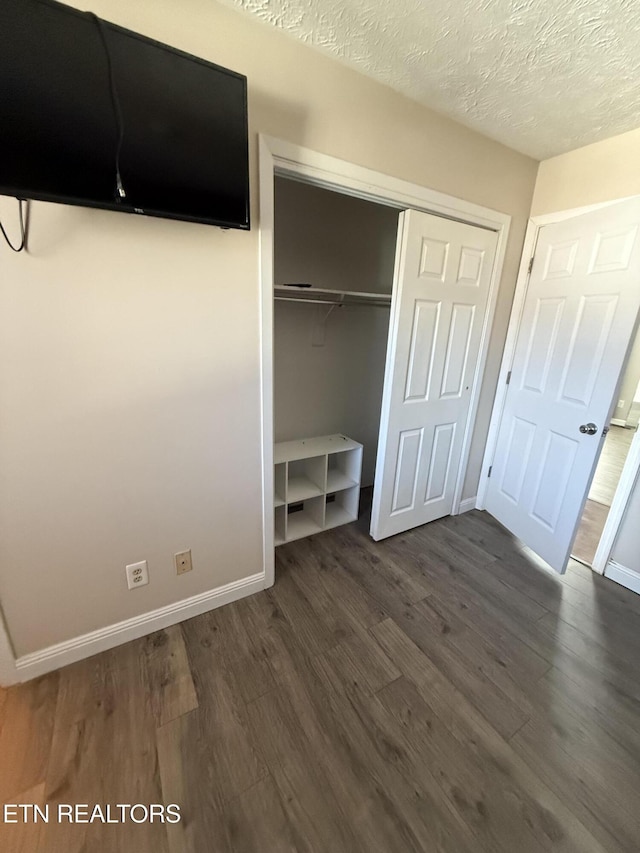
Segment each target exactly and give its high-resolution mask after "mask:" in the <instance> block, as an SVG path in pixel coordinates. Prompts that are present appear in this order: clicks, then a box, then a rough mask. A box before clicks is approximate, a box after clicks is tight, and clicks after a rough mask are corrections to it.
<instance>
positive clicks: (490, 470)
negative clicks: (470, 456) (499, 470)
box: [487, 465, 493, 477]
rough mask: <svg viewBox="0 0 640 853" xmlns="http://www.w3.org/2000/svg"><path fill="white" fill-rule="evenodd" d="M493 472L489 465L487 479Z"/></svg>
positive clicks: (491, 466)
mask: <svg viewBox="0 0 640 853" xmlns="http://www.w3.org/2000/svg"><path fill="white" fill-rule="evenodd" d="M492 471H493V465H489V471H488V473H487V477H490V476H491V472H492Z"/></svg>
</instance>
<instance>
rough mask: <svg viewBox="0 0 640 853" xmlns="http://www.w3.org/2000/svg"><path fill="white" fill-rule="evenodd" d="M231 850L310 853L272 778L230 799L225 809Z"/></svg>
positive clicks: (268, 777)
mask: <svg viewBox="0 0 640 853" xmlns="http://www.w3.org/2000/svg"><path fill="white" fill-rule="evenodd" d="M225 822H226V824H227V827H228V835H229V845H230V847H229V849H230V850H231V851H237V853H264V851H265V850H277V851H281V853H307V851H311V848H310V846H309V844H308V842H307V840H306V838H305V837H304V836H303V835H302V833H301V832H299V831H297V830H296V827H295V826H294V825H292V823H291V821H290V820H289V818H288V816H287V814H286V812H285V810H284V808H283V806H282V799H281V797H280V794H279V793H278V789H277V787H276V785H275V783H274V781H273V779H272V777H271V776H267V777H265V778H264V779H261V780H260V781H259V782H256V784H255V785H253V786H252V787H251V788H249V789H248V790H247V791H245V792H244V793H243V794H241V795H240V796H238V797H235V798H234V799H233V800H231V801H230V802H229V803H228V805H227V808H226V810H225Z"/></svg>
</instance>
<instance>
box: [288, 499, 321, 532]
mask: <svg viewBox="0 0 640 853" xmlns="http://www.w3.org/2000/svg"><path fill="white" fill-rule="evenodd" d="M324 503H325V497H324V495H320V496H319V497H315V498H309V499H308V500H306V501H301V502H300V503H294V504H288V505H287V542H291V541H293V540H294V539H302V538H303V537H304V536H311V534H312V533H319V532H320V531H321V530H323V528H324V509H325V507H324Z"/></svg>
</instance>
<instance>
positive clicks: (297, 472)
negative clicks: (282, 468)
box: [287, 456, 327, 504]
mask: <svg viewBox="0 0 640 853" xmlns="http://www.w3.org/2000/svg"><path fill="white" fill-rule="evenodd" d="M287 468H288V472H287V504H292V503H299V502H300V501H305V500H307V499H308V498H315V497H319V496H320V495H323V494H324V491H325V483H326V479H327V457H326V456H313V457H311V458H310V459H293V460H291V462H289V463H288V465H287Z"/></svg>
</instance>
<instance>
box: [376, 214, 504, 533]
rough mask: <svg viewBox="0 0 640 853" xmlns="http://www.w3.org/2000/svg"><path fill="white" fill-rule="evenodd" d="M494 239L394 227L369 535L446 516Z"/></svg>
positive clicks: (466, 228) (442, 225)
mask: <svg viewBox="0 0 640 853" xmlns="http://www.w3.org/2000/svg"><path fill="white" fill-rule="evenodd" d="M496 244H497V236H496V234H495V233H494V232H492V231H486V230H484V229H482V228H476V227H474V226H471V225H463V224H462V223H459V222H452V221H450V220H447V219H442V218H440V217H437V216H430V215H428V214H425V213H418V212H417V211H407V212H405V213H403V214H402V216H401V217H400V225H399V234H398V249H397V257H396V274H395V282H394V293H393V303H392V309H391V323H390V329H389V346H388V352H387V364H386V368H385V385H384V394H383V406H382V419H381V428H380V440H379V442H378V462H377V466H376V482H375V486H374V497H373V508H372V522H371V535H372V536H373V538H374V539H382V538H384V537H385V536H391V535H393V534H394V533H399V532H400V531H402V530H408V529H409V528H411V527H415V526H416V525H418V524H425V523H426V522H428V521H433V520H434V519H436V518H440V517H441V516H443V515H448V514H449V513H450V512H451V509H452V505H453V494H454V490H455V485H456V479H457V474H458V467H459V464H460V454H461V451H462V441H463V437H464V431H465V426H466V421H467V417H468V414H469V400H470V390H471V384H472V382H473V376H474V373H475V368H476V361H477V357H478V352H479V348H480V339H481V336H482V325H483V322H484V316H485V311H486V307H487V300H488V295H489V285H490V281H491V272H492V268H493V262H494V258H495V250H496Z"/></svg>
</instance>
